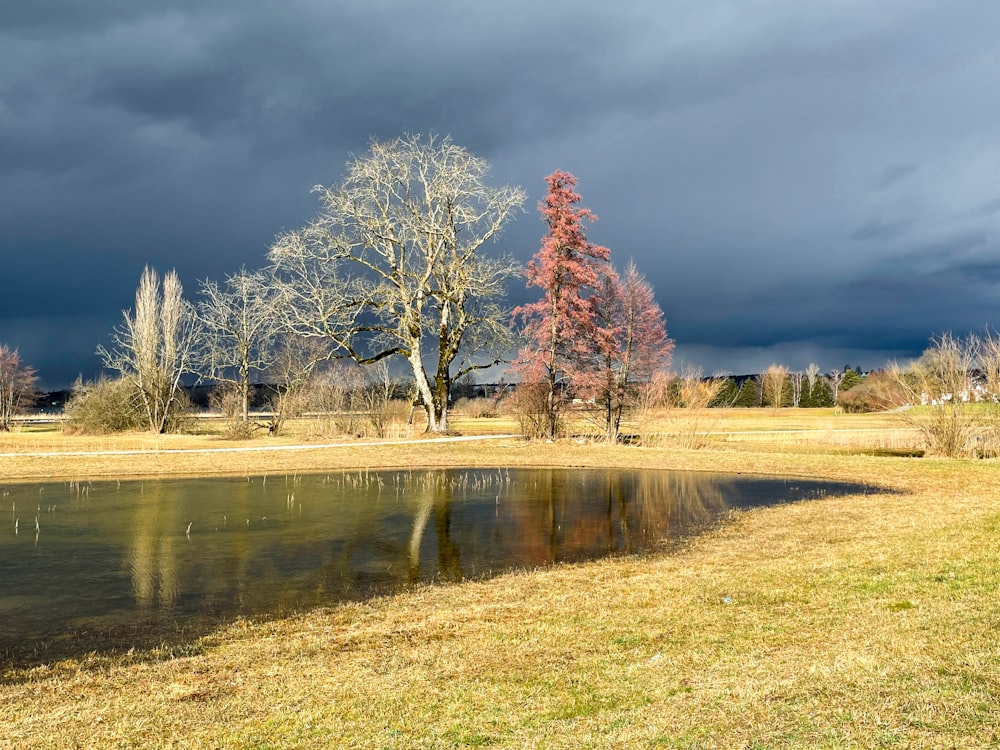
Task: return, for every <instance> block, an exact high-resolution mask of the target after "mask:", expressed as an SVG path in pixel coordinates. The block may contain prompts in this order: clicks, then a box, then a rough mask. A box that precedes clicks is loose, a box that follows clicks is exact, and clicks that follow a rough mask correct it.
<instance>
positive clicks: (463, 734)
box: [0, 410, 1000, 748]
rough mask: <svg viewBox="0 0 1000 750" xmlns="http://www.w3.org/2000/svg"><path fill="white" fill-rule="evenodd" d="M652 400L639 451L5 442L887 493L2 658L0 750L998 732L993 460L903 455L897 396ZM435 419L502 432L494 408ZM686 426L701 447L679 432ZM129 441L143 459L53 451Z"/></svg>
mask: <svg viewBox="0 0 1000 750" xmlns="http://www.w3.org/2000/svg"><path fill="white" fill-rule="evenodd" d="M657 418H658V419H660V420H661V421H662V425H663V427H662V429H661V430H658V432H660V433H661V434H660V436H659V437H658V438H657V439H656V440H654V441H647V444H645V445H633V446H609V445H605V444H601V443H599V442H596V441H593V440H588V439H586V438H585V437H582V436H579V435H578V436H577V437H575V438H569V439H565V440H561V441H557V442H554V443H546V442H533V443H525V442H523V441H521V440H519V439H497V440H495V441H490V442H486V443H476V442H469V443H432V442H429V441H427V440H421V439H413V440H412V441H408V442H405V443H403V444H396V445H381V446H380V445H370V444H369V445H365V444H357V445H351V446H349V447H327V448H324V447H318V446H316V447H312V448H310V449H307V450H272V451H261V452H255V453H250V452H247V453H212V452H202V453H187V452H180V451H177V450H176V449H180V448H188V449H201V450H205V449H212V448H220V447H239V448H245V447H254V448H257V447H273V446H275V444H284V445H295V444H298V443H300V442H301V441H302V440H304V439H305V438H306V437H307V436H308V434H309V430H308V428H307V427H306V426H302V428H301V430H300V431H299V432H298V433H296V432H295V431H293V432H292V434H290V435H289V436H288V437H285V438H281V439H280V440H277V441H269V440H267V439H261V440H258V441H252V442H251V443H249V444H232V445H230V444H227V443H224V442H223V441H221V440H220V439H219V438H217V437H215V436H213V435H212V434H205V435H196V436H186V437H182V436H167V437H160V438H149V437H147V436H138V435H137V436H128V437H116V438H99V439H98V438H82V437H65V436H62V435H61V434H59V433H58V431H57V430H54V429H53V430H48V429H42V428H39V429H38V430H26V431H24V432H22V433H19V434H15V435H10V436H5V437H4V438H3V439H2V440H0V452H2V453H4V454H5V455H3V456H2V457H0V477H2V478H3V480H5V481H15V480H16V479H29V478H32V477H36V478H37V477H43V476H59V477H68V478H84V477H88V476H121V477H124V476H131V475H143V474H185V473H203V472H212V471H220V470H222V471H225V472H228V473H234V472H235V473H240V472H243V471H246V472H247V473H255V474H259V473H263V472H292V471H312V470H328V469H331V468H338V467H346V466H351V467H369V468H375V467H390V466H391V467H399V466H460V465H478V466H482V465H503V466H518V465H531V466H568V467H575V466H621V467H635V468H655V469H677V470H712V471H724V472H743V473H763V474H782V475H794V476H803V477H805V476H808V477H821V478H833V479H849V480H852V481H863V482H869V483H872V484H875V485H877V486H879V487H882V488H885V490H886V491H885V492H878V493H874V494H867V495H855V496H847V497H836V498H832V497H831V498H825V499H821V500H812V501H807V502H801V503H796V504H793V505H786V506H780V507H774V508H769V509H761V510H756V511H753V512H748V513H743V514H740V515H738V516H737V517H735V518H734V519H733V520H732V521H731V522H729V523H727V524H725V525H724V526H723V527H722V528H721V529H719V530H716V531H714V532H711V533H709V534H706V535H704V536H701V537H699V538H697V539H695V540H694V541H692V542H691V543H690V544H688V545H687V546H685V547H684V548H683V549H681V550H680V551H679V552H677V553H675V554H670V555H657V556H648V557H641V558H624V559H614V560H606V561H601V562H595V563H588V564H581V565H565V566H560V567H556V568H553V569H548V570H539V571H533V572H528V573H519V574H510V575H505V576H502V577H500V578H496V579H493V580H489V581H480V582H469V583H462V584H455V585H446V586H434V587H426V588H422V589H419V590H416V591H412V592H409V593H404V594H400V595H396V596H391V597H385V598H379V599H375V600H372V601H368V602H364V603H356V604H348V605H343V606H337V607H335V608H332V609H328V610H323V611H317V612H310V613H304V614H301V615H298V616H295V617H291V618H286V619H280V620H273V621H263V622H248V621H241V622H238V623H235V624H232V625H227V626H225V627H220V628H219V629H218V630H216V631H214V632H212V633H211V634H209V635H207V636H204V637H201V638H199V639H197V640H194V641H191V642H181V643H177V642H173V643H164V644H163V646H162V647H161V648H158V649H153V650H151V651H143V652H138V651H135V652H128V653H121V654H112V655H97V654H80V655H79V656H78V657H75V658H72V659H68V660H65V661H59V662H54V663H46V664H41V665H29V666H18V665H8V666H7V667H6V668H5V670H4V673H3V680H2V683H0V747H4V748H7V747H9V748H68V747H77V748H83V747H86V748H90V747H93V748H128V747H136V748H139V747H143V748H145V747H176V748H180V747H184V748H223V747H224V748H230V747H234V748H285V747H300V748H330V747H358V748H459V747H512V748H513V747H517V748H526V747H538V748H586V747H593V748H633V747H634V748H716V747H718V748H914V747H917V748H919V747H926V748H988V747H998V746H1000V639H998V638H997V637H996V634H997V632H1000V630H998V629H1000V608H998V607H997V604H996V602H997V600H998V588H1000V536H998V531H1000V467H998V466H997V464H996V463H995V462H994V461H966V460H943V459H935V458H914V457H908V456H907V455H905V454H908V453H912V451H913V450H914V449H916V448H918V447H919V446H918V445H917V444H916V436H914V435H912V434H908V433H907V429H908V428H907V426H906V425H905V424H903V423H901V422H900V421H899V420H898V417H895V416H893V415H865V416H853V415H840V414H834V413H833V412H815V413H814V412H804V411H803V412H793V411H792V410H786V411H784V412H780V413H775V412H767V411H756V412H746V411H741V410H732V411H731V412H724V413H718V414H710V415H707V416H706V415H694V416H691V415H679V416H678V415H671V414H663V415H659V416H658V417H657ZM685 420H694V423H693V424H692V423H691V422H690V421H685ZM472 422H475V424H472ZM484 423H486V424H484ZM453 426H454V427H455V428H456V429H457V430H459V431H461V432H463V433H466V434H473V433H480V434H481V433H484V432H493V433H495V434H499V433H503V432H507V431H510V430H511V429H512V428H513V425H512V424H509V423H505V422H504V420H502V419H497V420H465V421H463V420H456V422H455V423H454V425H453ZM577 432H578V433H581V434H582V433H583V429H582V428H581V429H580V430H578V431H577ZM696 433H697V435H698V436H699V440H698V441H697V442H698V443H699V445H700V446H701V447H699V448H698V449H691V448H689V447H686V446H687V445H689V444H690V442H691V441H690V440H689V437H690V436H691V435H693V434H696ZM330 442H335V441H330ZM148 448H154V449H157V450H159V451H160V452H158V453H140V454H132V453H126V454H115V455H104V456H96V455H89V456H88V455H69V454H70V453H74V452H81V451H87V450H94V449H100V450H136V449H143V450H145V449H148ZM28 453H44V454H45V455H44V456H43V457H39V456H36V455H31V456H29V455H27V454H28ZM890 490H891V491H890Z"/></svg>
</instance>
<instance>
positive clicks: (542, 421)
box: [504, 383, 565, 440]
mask: <svg viewBox="0 0 1000 750" xmlns="http://www.w3.org/2000/svg"><path fill="white" fill-rule="evenodd" d="M548 398H549V392H548V388H547V387H546V384H545V383H521V384H520V385H518V386H517V388H515V389H514V392H513V393H512V394H511V395H510V396H508V397H507V398H506V399H504V404H505V405H506V406H507V408H508V409H509V410H510V412H511V414H513V415H514V417H515V418H516V419H517V424H518V428H519V430H520V432H521V437H523V438H524V439H525V440H534V439H537V438H543V437H548V435H549V404H548ZM555 417H556V425H555V426H556V436H557V437H558V436H561V435H562V434H563V432H564V429H565V428H564V424H563V421H562V416H561V415H560V414H559V413H558V412H556V415H555Z"/></svg>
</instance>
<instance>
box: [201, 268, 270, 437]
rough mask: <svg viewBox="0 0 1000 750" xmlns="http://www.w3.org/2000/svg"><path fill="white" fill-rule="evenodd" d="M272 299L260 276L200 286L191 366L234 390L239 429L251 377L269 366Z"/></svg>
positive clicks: (242, 274)
mask: <svg viewBox="0 0 1000 750" xmlns="http://www.w3.org/2000/svg"><path fill="white" fill-rule="evenodd" d="M275 297H276V293H275V289H274V286H273V285H272V284H270V283H269V277H268V276H267V275H266V274H265V273H263V272H261V271H256V272H254V271H247V270H246V269H245V268H243V269H240V270H239V271H238V272H237V273H235V274H233V275H232V276H228V277H226V282H225V284H224V285H222V284H219V283H218V282H216V281H211V280H206V281H203V282H202V283H201V299H200V300H199V301H198V305H197V312H198V319H199V321H200V323H201V328H202V331H201V336H200V337H199V346H198V356H197V357H196V359H197V366H198V369H199V371H200V372H201V374H203V375H204V376H206V377H208V378H209V379H211V380H214V381H216V382H217V383H224V384H230V385H231V387H235V389H236V393H237V394H238V396H239V401H240V419H241V421H242V422H243V424H244V425H247V424H248V423H249V421H250V396H251V391H250V388H251V385H252V384H251V380H252V376H253V374H254V373H262V372H264V371H265V370H267V368H268V366H269V365H270V364H271V363H272V362H273V361H274V349H275V347H274V342H275V337H276V334H277V328H278V318H277V315H276V311H275Z"/></svg>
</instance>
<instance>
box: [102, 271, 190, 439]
mask: <svg viewBox="0 0 1000 750" xmlns="http://www.w3.org/2000/svg"><path fill="white" fill-rule="evenodd" d="M182 292H183V289H182V287H181V282H180V279H179V278H178V276H177V273H176V272H175V271H169V272H168V273H166V274H165V275H164V276H163V284H162V290H161V285H160V277H159V275H158V274H157V273H156V271H154V270H153V269H152V268H149V267H148V266H147V267H146V268H145V269H144V270H143V272H142V276H141V278H140V279H139V288H138V289H137V290H136V293H135V309H134V310H132V311H129V310H125V311H123V312H122V317H123V318H124V320H123V322H122V325H121V326H119V327H118V328H116V329H115V331H114V333H113V334H112V337H111V339H112V345H111V348H110V349H108V348H105V347H104V346H103V345H102V346H99V347H98V348H97V353H98V354H99V355H100V356H101V358H102V359H103V360H104V366H105V367H107V368H109V369H112V370H117V371H118V372H119V373H121V376H122V378H123V379H125V380H126V381H128V382H129V383H130V384H131V385H132V387H133V389H134V391H135V393H136V395H137V397H138V399H139V402H140V405H141V409H142V411H143V413H144V415H145V417H146V423H147V426H148V427H149V430H150V432H154V433H161V432H164V431H165V430H166V428H167V423H168V420H169V419H170V418H171V417H172V416H174V415H175V414H176V412H177V410H178V407H179V405H180V403H181V402H180V393H181V376H183V375H184V374H185V373H187V372H190V371H191V369H192V351H193V348H194V345H195V341H196V340H197V321H196V318H195V315H194V311H193V310H192V308H191V305H189V304H188V303H187V302H186V301H185V300H184V299H183V296H182Z"/></svg>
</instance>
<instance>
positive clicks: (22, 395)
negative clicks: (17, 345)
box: [0, 344, 38, 432]
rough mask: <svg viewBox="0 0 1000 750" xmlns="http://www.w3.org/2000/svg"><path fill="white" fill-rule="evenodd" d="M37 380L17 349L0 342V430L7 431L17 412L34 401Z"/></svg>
mask: <svg viewBox="0 0 1000 750" xmlns="http://www.w3.org/2000/svg"><path fill="white" fill-rule="evenodd" d="M37 381H38V378H37V377H36V376H35V371H34V369H32V368H31V367H28V366H27V365H25V364H24V363H22V362H21V355H20V354H19V353H18V351H17V349H11V348H10V347H8V346H7V345H6V344H0V432H9V431H10V428H11V424H12V423H13V420H14V417H15V416H16V415H17V414H18V412H19V411H20V410H21V409H23V408H24V407H26V406H30V405H31V404H33V403H34V402H35V397H36V392H35V383H36V382H37Z"/></svg>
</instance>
